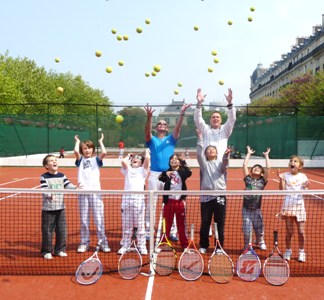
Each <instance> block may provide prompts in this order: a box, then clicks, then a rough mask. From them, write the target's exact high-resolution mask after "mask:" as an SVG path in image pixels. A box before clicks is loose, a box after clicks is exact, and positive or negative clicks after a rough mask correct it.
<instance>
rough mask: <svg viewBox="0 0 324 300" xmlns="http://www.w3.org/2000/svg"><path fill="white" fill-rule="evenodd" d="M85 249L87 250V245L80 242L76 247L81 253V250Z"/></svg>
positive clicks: (84, 250)
mask: <svg viewBox="0 0 324 300" xmlns="http://www.w3.org/2000/svg"><path fill="white" fill-rule="evenodd" d="M87 250H88V246H87V245H84V244H80V245H79V247H78V250H77V252H79V253H83V252H86V251H87Z"/></svg>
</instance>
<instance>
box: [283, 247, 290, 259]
mask: <svg viewBox="0 0 324 300" xmlns="http://www.w3.org/2000/svg"><path fill="white" fill-rule="evenodd" d="M291 255H292V251H291V249H286V252H285V254H284V255H283V257H284V259H285V260H290V259H291Z"/></svg>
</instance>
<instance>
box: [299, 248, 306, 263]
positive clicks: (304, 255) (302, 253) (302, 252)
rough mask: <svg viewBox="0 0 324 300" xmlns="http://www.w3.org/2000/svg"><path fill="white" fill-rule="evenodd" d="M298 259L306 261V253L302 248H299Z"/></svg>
mask: <svg viewBox="0 0 324 300" xmlns="http://www.w3.org/2000/svg"><path fill="white" fill-rule="evenodd" d="M298 261H299V262H306V253H305V251H304V250H299V254H298Z"/></svg>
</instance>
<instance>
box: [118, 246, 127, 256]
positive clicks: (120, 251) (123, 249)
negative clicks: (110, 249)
mask: <svg viewBox="0 0 324 300" xmlns="http://www.w3.org/2000/svg"><path fill="white" fill-rule="evenodd" d="M126 251H127V248H126V247H124V246H123V247H121V248H120V249H119V250H118V252H117V253H118V254H120V255H122V254H124V253H125V252H126Z"/></svg>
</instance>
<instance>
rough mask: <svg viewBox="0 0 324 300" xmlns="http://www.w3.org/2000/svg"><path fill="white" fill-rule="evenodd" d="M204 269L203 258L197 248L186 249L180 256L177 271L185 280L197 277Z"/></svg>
mask: <svg viewBox="0 0 324 300" xmlns="http://www.w3.org/2000/svg"><path fill="white" fill-rule="evenodd" d="M203 270H204V263H203V260H202V258H201V256H200V254H199V253H198V251H197V250H194V249H189V250H186V251H185V252H184V253H183V254H182V255H181V257H180V261H179V272H180V274H181V276H182V277H183V278H185V279H187V280H196V279H198V278H199V277H200V276H201V274H202V272H203Z"/></svg>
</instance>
